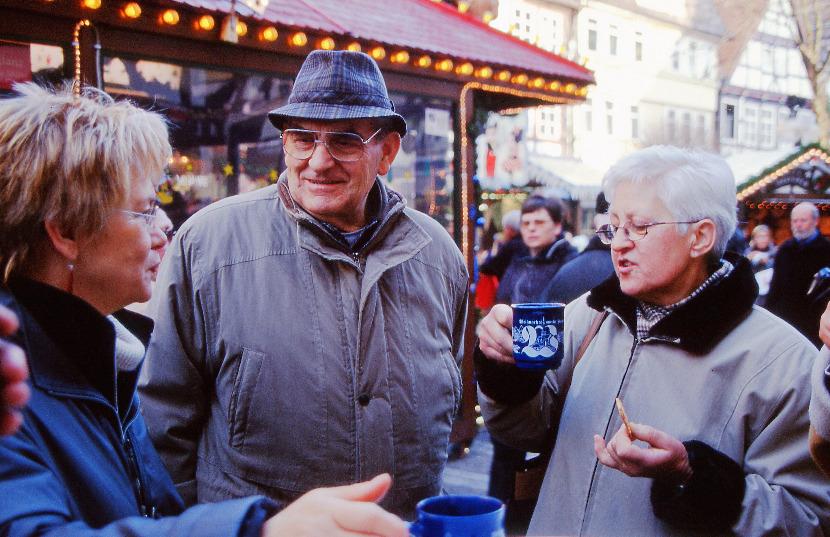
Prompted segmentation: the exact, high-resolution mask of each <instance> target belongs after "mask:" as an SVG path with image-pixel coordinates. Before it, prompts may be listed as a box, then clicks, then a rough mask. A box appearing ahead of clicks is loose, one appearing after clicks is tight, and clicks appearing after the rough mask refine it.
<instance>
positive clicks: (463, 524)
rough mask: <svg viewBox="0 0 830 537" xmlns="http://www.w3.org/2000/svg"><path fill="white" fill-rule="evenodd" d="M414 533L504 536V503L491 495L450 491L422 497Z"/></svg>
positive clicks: (447, 536)
mask: <svg viewBox="0 0 830 537" xmlns="http://www.w3.org/2000/svg"><path fill="white" fill-rule="evenodd" d="M415 510H416V512H417V513H418V518H417V519H416V520H415V522H413V523H412V524H411V525H410V526H409V532H410V534H411V535H413V536H414V537H504V504H503V503H502V502H501V500H498V499H496V498H491V497H489V496H475V495H463V494H448V495H446V496H434V497H432V498H427V499H426V500H421V501H420V502H418V505H417V506H416V507H415Z"/></svg>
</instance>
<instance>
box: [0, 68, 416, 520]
mask: <svg viewBox="0 0 830 537" xmlns="http://www.w3.org/2000/svg"><path fill="white" fill-rule="evenodd" d="M16 90H17V94H16V95H15V96H13V97H10V98H7V99H4V100H0V275H2V279H3V285H2V286H0V304H2V305H4V306H7V307H9V308H10V309H12V310H13V311H14V312H15V313H16V314H17V317H18V318H19V321H20V328H19V330H18V332H17V334H16V335H15V342H16V343H17V344H19V345H20V346H21V347H22V348H23V350H24V351H25V353H26V356H27V359H28V366H29V369H30V371H31V391H32V396H31V400H30V402H29V404H28V406H27V407H26V408H25V409H24V410H23V425H22V427H21V428H20V430H19V431H18V432H17V433H16V434H14V435H13V436H8V437H5V438H3V439H2V440H0V498H2V500H1V501H0V533H2V534H4V535H14V536H16V537H25V536H29V535H38V536H42V535H52V534H53V533H54V534H61V535H66V534H70V535H89V536H99V535H100V536H104V535H108V536H109V535H125V536H126V535H130V536H145V535H146V536H151V535H152V536H156V535H169V536H176V535H205V536H213V535H216V536H220V535H221V536H223V537H224V536H228V535H234V536H240V537H242V536H244V537H248V536H259V535H268V536H270V535H285V536H289V535H299V534H307V535H338V534H342V535H346V534H348V531H347V530H348V529H353V530H355V531H359V530H365V531H366V532H368V530H370V529H374V530H375V533H377V534H380V535H398V536H403V535H406V534H407V531H406V526H405V524H404V523H403V522H402V521H400V520H399V519H397V517H394V516H392V515H390V514H388V513H386V512H385V511H383V510H382V509H381V508H380V507H378V506H377V505H374V504H373V503H366V502H365V500H369V501H370V502H371V501H372V500H375V499H377V498H379V497H380V496H382V495H383V494H384V493H385V491H386V490H387V489H388V487H389V484H390V483H389V476H379V477H378V478H376V479H375V480H373V481H371V482H367V483H359V484H357V485H353V486H351V487H343V488H339V489H318V490H317V491H312V492H310V493H309V494H307V495H306V496H304V497H301V498H300V499H298V500H297V502H295V503H294V504H293V505H291V506H289V507H288V508H286V509H285V510H284V511H282V512H281V513H279V514H277V515H275V516H272V515H273V511H274V504H273V503H272V502H271V501H270V500H266V499H263V498H248V499H241V500H234V501H230V502H225V503H218V504H212V505H200V506H195V507H193V508H191V509H188V510H186V511H184V510H183V504H182V501H181V499H180V498H179V495H178V494H177V492H176V490H175V487H174V486H173V483H172V481H171V480H170V478H169V477H168V476H167V473H166V472H165V470H164V468H163V466H162V464H161V461H160V460H159V458H158V456H157V454H156V452H155V450H154V449H153V446H152V445H151V444H150V441H149V438H148V435H147V430H146V427H145V425H144V421H143V419H142V418H141V415H140V414H139V401H138V398H137V397H136V395H135V387H136V382H137V378H138V369H139V367H140V366H141V363H142V360H143V358H144V352H145V346H146V344H147V341H148V339H149V337H150V332H151V331H152V328H153V323H152V321H151V320H150V319H148V318H146V317H143V316H141V315H138V314H135V313H132V312H129V311H125V310H123V308H124V307H125V306H126V305H128V304H130V303H132V302H142V301H146V300H148V299H149V298H150V291H151V288H152V281H153V277H154V275H155V271H156V269H157V267H158V264H159V261H160V257H161V255H160V252H159V250H160V249H161V248H162V247H163V246H164V245H166V237H165V235H164V233H163V232H162V230H161V228H160V227H159V226H158V225H156V211H157V209H156V191H155V188H156V183H157V180H158V179H160V177H161V176H162V172H163V170H164V167H165V165H166V163H167V159H168V158H169V156H170V154H171V149H170V144H169V142H168V135H167V127H166V125H165V121H164V120H163V119H162V117H161V116H159V115H158V114H155V113H152V112H148V111H145V110H141V109H139V108H137V107H136V106H134V105H132V104H130V103H128V102H123V101H122V102H117V101H114V100H113V99H112V98H111V97H109V96H107V95H106V94H105V93H103V92H100V91H98V90H95V89H91V88H86V89H84V90H83V91H82V92H81V93H80V95H78V96H76V95H74V93H73V91H72V87H71V86H67V87H65V88H63V89H61V90H57V91H51V90H46V89H42V88H39V87H38V86H36V85H34V84H26V85H21V86H17V87H16ZM14 425H16V423H15V424H14ZM352 500H364V502H360V503H358V502H354V501H352ZM269 517H270V518H269ZM344 521H345V523H344ZM338 531H340V533H338ZM303 532H305V533H303ZM361 534H363V533H361Z"/></svg>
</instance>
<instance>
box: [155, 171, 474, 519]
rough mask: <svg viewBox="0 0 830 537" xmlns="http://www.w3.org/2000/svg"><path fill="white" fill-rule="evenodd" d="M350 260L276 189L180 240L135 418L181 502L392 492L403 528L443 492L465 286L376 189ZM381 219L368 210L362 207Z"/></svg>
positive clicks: (170, 260)
mask: <svg viewBox="0 0 830 537" xmlns="http://www.w3.org/2000/svg"><path fill="white" fill-rule="evenodd" d="M376 185H377V188H376V189H375V190H373V193H374V195H375V199H376V200H377V199H378V198H379V197H381V198H380V199H382V202H380V203H379V205H380V211H381V212H380V218H379V219H380V223H379V225H378V228H377V230H376V231H375V233H374V236H373V238H372V239H371V240H370V241H369V243H368V244H367V246H366V247H364V248H363V249H362V250H361V251H360V252H359V253H358V254H355V255H352V254H350V253H348V252H347V251H345V250H344V249H341V248H339V247H338V246H337V245H336V243H334V242H333V240H332V239H331V238H330V237H329V236H327V232H326V231H325V230H323V229H322V228H321V227H320V225H319V223H317V222H316V221H315V220H314V219H312V218H311V217H310V216H309V215H308V214H307V213H305V212H304V211H302V210H301V209H299V208H298V207H296V206H295V205H294V203H293V201H292V199H291V197H290V195H289V194H288V190H287V186H286V184H285V179H284V178H283V179H281V180H280V182H279V183H278V184H277V185H274V186H272V187H268V188H265V189H262V190H258V191H255V192H252V193H249V194H246V195H241V196H234V197H231V198H227V199H225V200H222V201H220V202H217V203H215V204H213V205H211V206H209V207H208V208H206V209H204V210H202V211H201V212H199V213H198V214H196V215H195V216H193V217H192V218H191V219H190V220H189V221H188V222H187V223H186V224H185V225H184V226H182V229H181V230H180V232H179V233H178V234H177V236H176V240H175V241H174V242H173V244H172V246H171V248H170V250H169V252H168V253H167V255H166V257H165V259H164V263H163V266H162V268H161V272H160V274H159V278H158V286H157V289H156V292H155V295H154V297H153V300H152V302H151V304H150V306H149V312H150V314H151V315H152V316H153V317H154V319H155V321H156V329H155V332H154V334H153V340H152V343H151V345H150V348H149V354H148V357H147V362H146V364H145V366H144V370H143V374H142V378H141V384H140V393H141V400H142V412H143V414H144V417H145V420H146V422H147V426H148V429H149V430H150V433H151V436H152V438H153V441H154V444H155V445H156V447H157V449H158V451H159V454H160V455H161V457H162V460H163V461H164V463H165V466H166V467H167V469H168V471H169V472H170V474H171V476H172V477H173V481H174V482H175V483H176V485H177V488H178V489H179V491H180V493H181V494H182V497H183V498H184V500H185V502H186V503H194V502H196V501H199V502H205V501H209V502H213V501H217V500H222V499H225V498H232V497H240V496H248V495H252V494H263V495H266V496H269V497H271V498H273V499H275V500H277V501H280V502H288V501H291V500H293V499H295V498H296V497H298V496H299V495H301V494H302V493H304V492H306V491H308V490H310V489H312V488H316V487H321V486H332V485H340V484H346V483H353V482H357V481H361V480H366V479H369V478H371V477H373V476H375V475H377V474H379V473H381V472H389V473H390V474H392V477H393V480H394V481H393V488H392V491H391V494H390V495H389V496H388V497H387V498H386V500H385V501H384V504H383V505H384V506H385V507H386V508H388V509H390V510H392V511H393V512H396V513H398V514H401V515H403V516H407V515H409V514H410V513H411V512H412V510H413V508H414V505H415V503H416V502H417V501H418V500H420V499H423V498H425V497H427V496H431V495H434V494H437V493H439V492H440V490H441V476H442V472H443V469H444V465H445V462H446V458H447V455H446V450H447V443H448V437H449V433H450V428H451V424H452V420H453V417H454V415H455V413H456V411H457V409H458V407H459V402H460V397H461V376H460V372H459V367H458V363H459V360H460V356H461V347H462V345H461V343H462V339H463V332H464V324H465V318H466V308H467V286H468V276H467V270H466V265H465V263H464V260H463V257H462V256H461V253H460V251H459V249H458V247H457V246H456V245H455V243H454V242H453V241H452V239H451V238H450V237H449V235H448V234H447V232H446V231H445V230H444V229H443V228H442V226H441V225H440V224H438V223H437V222H436V221H435V220H433V219H432V218H430V217H429V216H427V215H424V214H422V213H419V212H417V211H414V210H412V209H408V208H405V204H404V202H403V200H402V199H401V197H400V196H399V195H398V194H396V193H395V192H392V191H390V190H388V189H387V188H385V187H384V186H383V184H382V182H381V181H380V180H377V181H376ZM376 203H377V202H376Z"/></svg>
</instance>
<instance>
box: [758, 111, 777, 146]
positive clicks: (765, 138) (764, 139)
mask: <svg viewBox="0 0 830 537" xmlns="http://www.w3.org/2000/svg"><path fill="white" fill-rule="evenodd" d="M773 117H774V116H773V114H772V110H769V109H764V110H761V146H762V147H771V146H772V144H773V141H774V137H773V131H774V126H775V125H774V122H773Z"/></svg>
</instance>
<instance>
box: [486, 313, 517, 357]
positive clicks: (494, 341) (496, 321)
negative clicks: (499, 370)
mask: <svg viewBox="0 0 830 537" xmlns="http://www.w3.org/2000/svg"><path fill="white" fill-rule="evenodd" d="M478 346H479V348H480V349H481V352H483V353H484V355H485V356H487V357H488V358H492V359H493V360H498V361H500V362H507V363H509V364H514V363H516V361H515V360H513V308H511V307H510V306H508V305H507V304H496V305H495V306H493V308H492V309H491V310H490V313H488V314H487V316H486V317H485V318H484V319H483V320H482V321H481V327H480V329H479V332H478Z"/></svg>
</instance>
